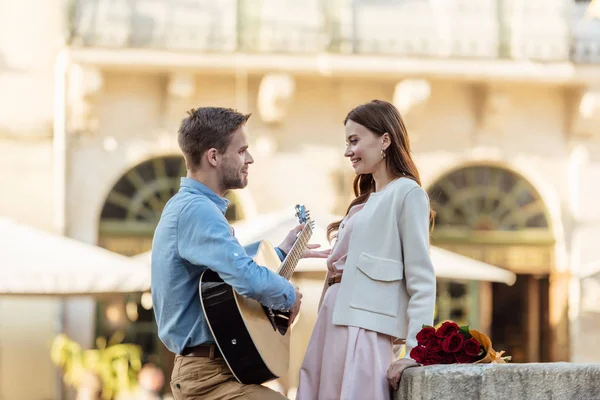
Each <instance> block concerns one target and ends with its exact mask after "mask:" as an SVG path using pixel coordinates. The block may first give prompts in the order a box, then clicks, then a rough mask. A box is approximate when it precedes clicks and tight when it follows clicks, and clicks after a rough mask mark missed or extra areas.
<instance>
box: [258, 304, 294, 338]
mask: <svg viewBox="0 0 600 400" xmlns="http://www.w3.org/2000/svg"><path fill="white" fill-rule="evenodd" d="M263 310H265V314H267V318H268V319H269V321H270V322H271V326H272V327H273V330H274V331H279V333H280V334H281V335H285V334H286V333H287V330H288V329H289V324H290V313H289V312H287V311H278V310H273V309H271V308H268V307H265V306H263Z"/></svg>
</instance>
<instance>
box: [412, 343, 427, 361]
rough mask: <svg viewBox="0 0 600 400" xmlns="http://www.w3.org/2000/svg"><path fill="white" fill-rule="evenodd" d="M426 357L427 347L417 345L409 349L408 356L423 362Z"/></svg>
mask: <svg viewBox="0 0 600 400" xmlns="http://www.w3.org/2000/svg"><path fill="white" fill-rule="evenodd" d="M426 357H427V349H426V348H425V347H423V346H417V347H415V348H413V349H412V350H411V351H410V358H412V359H413V360H415V361H416V362H418V363H421V364H423V363H424V361H425V358H426Z"/></svg>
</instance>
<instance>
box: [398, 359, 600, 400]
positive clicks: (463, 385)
mask: <svg viewBox="0 0 600 400" xmlns="http://www.w3.org/2000/svg"><path fill="white" fill-rule="evenodd" d="M394 399H395V400H417V399H419V400H425V399H435V400H440V399H448V400H453V399H457V400H458V399H460V400H471V399H481V400H483V399H486V400H487V399H503V400H504V399H510V400H517V399H527V400H541V399H544V400H546V399H548V400H550V399H552V400H562V399H566V400H593V399H600V364H572V363H566V362H558V363H530V364H477V365H432V366H427V367H419V368H409V369H407V370H406V371H405V372H404V375H403V377H402V381H401V382H400V387H399V389H398V391H397V393H396V394H395V397H394Z"/></svg>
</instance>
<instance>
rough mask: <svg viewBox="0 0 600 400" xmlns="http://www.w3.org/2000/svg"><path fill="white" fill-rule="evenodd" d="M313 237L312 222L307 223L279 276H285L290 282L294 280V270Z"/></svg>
mask: <svg viewBox="0 0 600 400" xmlns="http://www.w3.org/2000/svg"><path fill="white" fill-rule="evenodd" d="M311 236H312V221H310V222H307V223H306V225H305V226H304V228H303V229H302V232H300V235H298V239H296V242H295V243H294V245H293V246H292V249H291V250H290V252H289V253H288V255H287V257H286V258H285V260H283V263H282V264H281V267H280V268H279V271H278V273H279V275H281V276H283V277H284V278H285V279H287V280H288V281H289V280H290V279H291V278H292V275H293V274H294V269H296V265H298V261H300V259H301V258H302V253H303V252H304V249H305V248H306V244H307V243H308V241H309V240H310V237H311Z"/></svg>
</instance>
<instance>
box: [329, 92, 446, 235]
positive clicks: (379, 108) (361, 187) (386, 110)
mask: <svg viewBox="0 0 600 400" xmlns="http://www.w3.org/2000/svg"><path fill="white" fill-rule="evenodd" d="M349 120H351V121H354V122H356V123H357V124H360V125H362V126H364V127H365V128H367V129H368V130H370V131H371V132H373V133H374V134H375V135H377V136H383V134H385V133H386V132H387V133H388V134H389V135H390V140H391V143H390V145H389V146H388V148H387V149H386V150H385V153H386V157H385V162H386V167H387V169H388V171H390V173H391V175H392V176H393V177H394V178H399V177H402V176H403V177H406V178H410V179H412V180H414V181H415V182H417V183H418V184H419V186H421V179H420V177H419V171H418V170H417V166H416V165H415V162H414V161H413V159H412V156H411V151H410V141H409V139H408V132H407V131H406V126H405V125H404V121H403V120H402V117H401V116H400V113H399V112H398V109H396V107H394V105H393V104H391V103H388V102H387V101H383V100H373V101H371V102H369V103H366V104H362V105H360V106H358V107H356V108H354V109H353V110H351V111H350V112H349V113H348V115H347V116H346V118H345V119H344V125H346V122H348V121H349ZM353 188H354V195H355V196H356V198H355V199H354V200H352V202H351V203H350V205H349V206H348V209H347V210H346V215H348V212H349V211H350V209H351V208H352V207H353V206H355V205H357V204H362V203H365V202H366V201H367V200H368V199H369V196H370V195H371V193H373V192H374V191H375V180H374V179H373V175H372V174H360V175H357V176H356V178H354V184H353ZM434 218H435V211H433V209H430V211H429V219H430V222H431V224H432V226H433V221H434ZM341 222H342V221H337V222H333V223H331V224H329V226H327V239H328V240H330V241H331V240H332V239H333V238H335V237H336V236H337V231H338V229H339V227H340V224H341Z"/></svg>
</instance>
